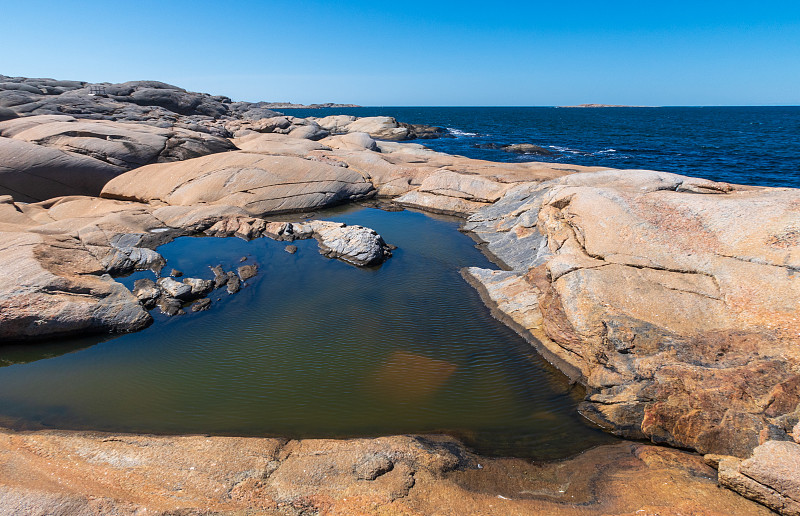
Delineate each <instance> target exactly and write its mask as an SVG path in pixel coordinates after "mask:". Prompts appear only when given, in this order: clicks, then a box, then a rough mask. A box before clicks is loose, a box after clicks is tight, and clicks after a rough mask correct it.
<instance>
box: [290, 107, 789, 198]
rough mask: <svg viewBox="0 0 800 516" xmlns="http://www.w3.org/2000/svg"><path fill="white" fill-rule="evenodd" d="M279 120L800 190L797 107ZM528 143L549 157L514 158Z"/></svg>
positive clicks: (488, 152) (461, 148) (377, 112)
mask: <svg viewBox="0 0 800 516" xmlns="http://www.w3.org/2000/svg"><path fill="white" fill-rule="evenodd" d="M283 112H284V113H285V114H287V115H293V116H299V117H309V116H313V117H323V116H328V115H339V114H347V115H355V116H359V117H364V116H392V117H395V118H396V119H397V120H398V121H400V122H406V123H411V124H428V125H434V126H440V127H445V128H446V129H447V133H446V136H447V137H445V138H441V139H436V140H417V143H422V144H423V145H426V146H427V147H430V148H431V149H434V150H437V151H441V152H446V153H449V154H458V155H461V156H466V157H470V158H477V159H485V160H491V161H503V162H523V161H549V162H558V163H570V164H577V165H587V166H600V167H609V168H618V169H649V170H662V171H666V172H674V173H676V174H683V175H688V176H693V177H702V178H706V179H711V180H714V181H724V182H728V183H736V184H747V185H761V186H775V187H793V188H798V187H800V106H788V107H652V108H651V107H641V108H640V107H620V108H563V107H361V108H324V109H286V110H283ZM515 143H532V144H534V145H538V146H540V147H543V148H545V149H546V150H548V151H550V152H552V153H553V154H551V155H539V154H522V155H520V154H513V153H510V152H507V151H505V150H502V149H501V148H490V147H493V146H494V147H500V146H502V145H508V144H515Z"/></svg>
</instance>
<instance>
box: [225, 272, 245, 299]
mask: <svg viewBox="0 0 800 516" xmlns="http://www.w3.org/2000/svg"><path fill="white" fill-rule="evenodd" d="M227 285H228V294H235V293H237V292H239V290H240V289H241V287H242V283H241V281H240V280H239V276H237V275H236V273H234V272H229V273H228V281H227Z"/></svg>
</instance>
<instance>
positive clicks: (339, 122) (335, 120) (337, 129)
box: [314, 115, 356, 134]
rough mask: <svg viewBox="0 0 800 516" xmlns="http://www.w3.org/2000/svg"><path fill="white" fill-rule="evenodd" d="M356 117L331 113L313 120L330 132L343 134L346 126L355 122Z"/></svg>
mask: <svg viewBox="0 0 800 516" xmlns="http://www.w3.org/2000/svg"><path fill="white" fill-rule="evenodd" d="M355 120H356V117H354V116H352V115H331V116H326V117H323V118H316V119H314V121H315V122H316V123H317V125H319V126H320V127H322V128H323V129H327V130H328V131H330V132H331V134H343V133H346V132H348V131H347V126H348V125H350V124H351V123H352V122H355Z"/></svg>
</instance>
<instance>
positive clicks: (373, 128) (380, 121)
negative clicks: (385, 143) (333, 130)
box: [346, 116, 409, 140]
mask: <svg viewBox="0 0 800 516" xmlns="http://www.w3.org/2000/svg"><path fill="white" fill-rule="evenodd" d="M346 129H347V132H348V133H356V132H357V133H367V134H368V135H370V136H372V137H373V138H377V139H379V140H406V139H408V134H409V130H408V128H407V127H403V126H402V125H400V124H399V123H398V122H397V120H395V119H394V118H392V117H390V116H368V117H364V118H358V119H356V120H355V121H353V122H351V123H349V124H348V125H347V126H346Z"/></svg>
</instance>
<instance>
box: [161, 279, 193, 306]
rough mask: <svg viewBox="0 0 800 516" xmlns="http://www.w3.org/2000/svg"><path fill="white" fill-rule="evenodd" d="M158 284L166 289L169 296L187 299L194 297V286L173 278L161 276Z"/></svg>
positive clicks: (165, 291) (162, 288)
mask: <svg viewBox="0 0 800 516" xmlns="http://www.w3.org/2000/svg"><path fill="white" fill-rule="evenodd" d="M156 284H157V285H158V286H159V287H160V288H161V290H163V291H164V293H165V294H166V295H167V297H173V298H175V299H181V300H183V301H187V300H189V299H191V298H192V290H193V288H192V286H191V285H188V284H186V283H182V282H180V281H175V280H174V279H172V278H159V279H158V281H157V282H156Z"/></svg>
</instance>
